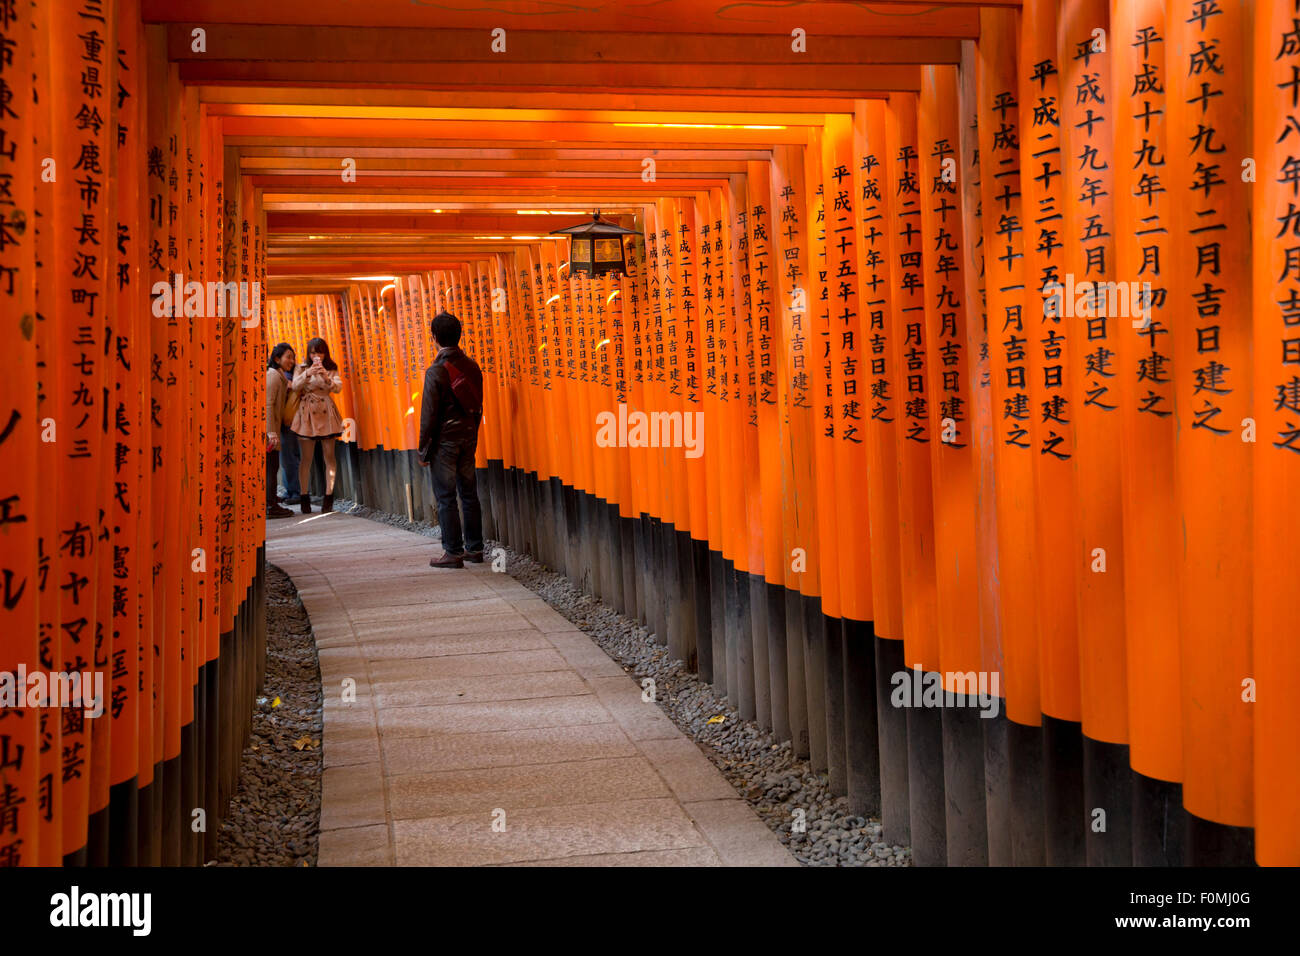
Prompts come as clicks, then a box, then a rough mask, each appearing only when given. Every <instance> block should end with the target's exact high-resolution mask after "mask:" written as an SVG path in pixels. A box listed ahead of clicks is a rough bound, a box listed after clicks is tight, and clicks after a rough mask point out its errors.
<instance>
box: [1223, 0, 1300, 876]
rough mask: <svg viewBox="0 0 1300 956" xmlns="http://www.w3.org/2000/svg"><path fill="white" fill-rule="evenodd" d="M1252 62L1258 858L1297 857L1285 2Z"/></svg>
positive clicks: (1295, 361)
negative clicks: (1291, 679)
mask: <svg viewBox="0 0 1300 956" xmlns="http://www.w3.org/2000/svg"><path fill="white" fill-rule="evenodd" d="M1254 65H1255V76H1254V87H1253V93H1254V105H1255V115H1254V124H1255V125H1254V130H1255V135H1254V140H1255V144H1254V149H1253V152H1252V154H1251V155H1252V156H1253V158H1254V160H1255V162H1256V163H1257V166H1256V170H1255V174H1256V184H1255V185H1254V186H1252V187H1251V189H1252V196H1253V200H1254V201H1253V205H1252V222H1253V224H1254V235H1253V240H1254V243H1253V250H1254V254H1255V259H1254V277H1253V278H1254V296H1255V297H1254V308H1255V314H1254V321H1255V340H1254V353H1253V355H1254V368H1255V381H1254V394H1255V418H1256V424H1257V427H1258V432H1257V434H1256V446H1255V448H1256V452H1255V472H1254V479H1255V485H1254V495H1255V513H1254V522H1255V526H1254V533H1255V541H1254V544H1255V578H1254V589H1255V590H1254V608H1253V610H1254V622H1253V623H1254V633H1253V635H1252V637H1253V651H1254V667H1253V675H1254V677H1255V683H1256V692H1257V694H1258V696H1257V701H1258V702H1257V703H1256V704H1255V705H1254V707H1255V753H1254V757H1255V805H1254V811H1255V859H1256V860H1257V861H1258V862H1259V863H1260V864H1261V865H1263V866H1295V865H1296V864H1297V863H1300V815H1298V814H1297V813H1296V796H1297V794H1300V749H1297V742H1298V740H1300V738H1297V736H1296V733H1295V730H1296V727H1297V726H1298V725H1300V721H1298V720H1297V703H1296V700H1295V697H1294V696H1293V695H1292V694H1291V693H1290V692H1289V690H1288V688H1287V684H1288V676H1289V675H1293V674H1295V673H1297V672H1298V671H1300V643H1298V642H1297V641H1296V640H1295V611H1294V607H1293V606H1292V605H1293V603H1294V598H1295V595H1296V594H1298V593H1300V565H1297V563H1296V561H1295V560H1294V558H1293V557H1292V550H1293V543H1294V542H1293V541H1292V540H1291V537H1292V535H1291V533H1290V529H1294V528H1296V527H1297V520H1296V519H1297V517H1298V516H1300V372H1298V371H1297V368H1296V366H1297V365H1300V307H1298V305H1300V295H1298V294H1297V288H1300V249H1298V248H1297V247H1298V246H1300V242H1298V241H1297V240H1300V213H1298V212H1297V207H1298V206H1300V185H1297V179H1296V169H1297V160H1296V156H1297V150H1296V146H1295V143H1296V139H1295V136H1296V134H1297V133H1298V132H1300V93H1298V92H1297V91H1298V90H1300V85H1298V84H1297V82H1296V80H1297V75H1298V74H1297V70H1300V47H1298V46H1297V35H1296V25H1295V19H1294V12H1293V11H1289V10H1288V9H1287V8H1286V6H1285V5H1284V4H1265V5H1261V6H1259V7H1257V8H1256V11H1255V30H1254ZM1230 171H1233V170H1230ZM1224 178H1225V179H1226V178H1228V177H1227V176H1226V175H1225V176H1224Z"/></svg>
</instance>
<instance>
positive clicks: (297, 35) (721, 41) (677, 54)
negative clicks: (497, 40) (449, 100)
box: [167, 23, 961, 70]
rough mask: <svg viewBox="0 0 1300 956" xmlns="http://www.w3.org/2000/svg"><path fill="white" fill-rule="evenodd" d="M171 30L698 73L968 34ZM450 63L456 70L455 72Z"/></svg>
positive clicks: (286, 45) (934, 44)
mask: <svg viewBox="0 0 1300 956" xmlns="http://www.w3.org/2000/svg"><path fill="white" fill-rule="evenodd" d="M198 25H201V24H191V23H185V24H180V23H176V24H172V25H171V26H169V27H168V28H167V54H168V56H169V57H171V59H173V60H180V61H182V62H184V61H191V60H208V59H220V60H271V61H276V62H285V61H294V62H305V63H420V64H427V65H433V64H471V63H487V62H492V63H513V64H541V63H568V64H625V65H630V64H638V63H656V64H674V65H677V66H679V67H682V68H688V69H695V68H696V67H700V66H708V65H720V64H726V65H729V66H731V67H733V68H734V67H739V66H754V67H762V68H768V67H771V66H775V65H785V66H791V65H799V66H808V65H817V64H820V65H825V64H843V65H860V64H869V63H877V64H879V63H916V64H926V63H959V62H961V40H960V39H958V38H955V37H932V36H915V35H912V36H880V37H861V36H821V37H817V38H815V40H814V41H813V42H811V43H808V44H807V45H806V48H805V49H803V50H800V51H796V50H794V49H793V46H794V44H793V43H791V38H790V36H789V34H788V33H787V34H683V33H645V32H640V33H592V32H585V31H583V32H578V31H573V32H569V31H564V32H557V31H552V30H515V31H513V32H512V33H511V34H510V37H509V42H508V43H507V44H506V49H505V50H504V51H500V52H493V49H492V37H491V34H490V33H488V31H486V30H484V29H482V28H481V27H480V28H476V29H459V30H457V29H452V30H446V29H443V30H433V29H420V28H417V27H355V26H352V27H337V26H318V25H303V26H274V25H268V24H257V25H255V26H254V25H249V24H230V23H211V24H205V25H202V26H203V29H204V30H205V31H206V32H207V36H206V38H205V43H204V48H203V50H202V51H196V50H195V49H194V43H193V39H192V30H193V28H194V27H195V26H198ZM457 68H458V67H457V66H450V67H448V69H452V70H454V69H457Z"/></svg>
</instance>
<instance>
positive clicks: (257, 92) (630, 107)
mask: <svg viewBox="0 0 1300 956" xmlns="http://www.w3.org/2000/svg"><path fill="white" fill-rule="evenodd" d="M848 99H851V98H846V96H845V95H843V94H841V95H837V96H828V97H817V96H804V95H796V94H783V93H780V92H774V93H770V94H755V93H747V94H744V95H721V94H719V95H715V94H713V93H711V92H709V91H688V92H670V93H663V92H641V93H617V92H613V91H609V90H605V91H602V92H601V95H600V101H599V105H600V107H601V108H602V109H606V110H626V111H635V110H644V111H670V112H671V111H678V110H699V111H714V112H755V111H757V112H776V111H783V110H785V111H790V112H794V113H847V112H851V111H852V106H851V105H846V103H847V102H848ZM199 100H200V102H202V103H205V104H210V105H220V104H231V103H236V104H237V103H288V104H334V105H339V106H423V107H432V108H438V107H447V106H451V107H461V108H466V109H556V110H565V109H570V110H576V109H586V108H589V107H591V106H592V98H591V94H590V93H587V92H575V91H573V90H568V91H565V92H558V93H539V92H536V91H534V90H531V89H522V90H507V91H493V90H412V89H391V88H390V89H372V88H368V89H343V88H337V87H336V88H330V89H326V88H321V87H315V86H283V85H277V86H255V85H252V84H244V85H240V86H221V85H216V86H206V85H201V86H199Z"/></svg>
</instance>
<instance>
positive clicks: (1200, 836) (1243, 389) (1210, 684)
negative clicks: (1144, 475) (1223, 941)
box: [1165, 0, 1272, 864]
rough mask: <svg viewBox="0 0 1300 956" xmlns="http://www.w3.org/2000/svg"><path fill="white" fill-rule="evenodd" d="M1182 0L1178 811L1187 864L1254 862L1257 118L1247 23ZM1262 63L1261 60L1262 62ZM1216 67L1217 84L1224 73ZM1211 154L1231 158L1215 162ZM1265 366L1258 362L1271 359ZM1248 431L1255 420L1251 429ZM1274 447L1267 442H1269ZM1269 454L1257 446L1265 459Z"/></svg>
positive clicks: (1175, 237)
mask: <svg viewBox="0 0 1300 956" xmlns="http://www.w3.org/2000/svg"><path fill="white" fill-rule="evenodd" d="M1212 6H1213V5H1205V4H1198V3H1194V2H1192V0H1177V2H1172V3H1170V4H1169V5H1168V6H1167V8H1166V9H1167V19H1168V23H1167V27H1166V29H1167V31H1168V33H1167V39H1166V44H1167V46H1166V49H1165V55H1166V57H1167V58H1168V67H1169V82H1168V84H1167V86H1166V90H1167V93H1166V104H1167V106H1168V110H1169V116H1168V124H1169V125H1168V132H1169V142H1170V143H1171V144H1181V145H1179V146H1178V148H1171V150H1170V153H1169V155H1168V159H1167V166H1166V169H1167V175H1168V182H1169V187H1168V188H1169V195H1170V197H1171V216H1170V223H1169V228H1170V232H1171V236H1170V244H1169V251H1170V256H1169V257H1170V260H1171V264H1172V266H1173V273H1172V274H1173V276H1174V277H1175V279H1177V278H1179V277H1181V280H1182V281H1174V282H1172V283H1171V289H1175V290H1177V291H1176V292H1175V293H1174V295H1173V297H1172V298H1173V305H1174V307H1175V308H1176V309H1178V310H1179V312H1178V314H1179V315H1181V316H1185V317H1186V320H1185V321H1183V322H1180V323H1179V324H1178V325H1177V326H1175V328H1174V333H1173V340H1174V369H1175V376H1174V381H1175V386H1174V406H1175V417H1176V419H1177V422H1178V431H1177V433H1176V435H1177V439H1176V440H1177V489H1176V490H1177V499H1178V504H1179V507H1180V508H1181V510H1182V514H1183V537H1182V542H1183V546H1182V547H1181V548H1180V549H1178V553H1179V555H1180V557H1181V561H1180V565H1181V567H1180V574H1179V580H1180V601H1179V609H1180V620H1179V628H1180V632H1181V640H1182V654H1181V666H1182V686H1183V694H1182V702H1183V759H1184V780H1183V806H1184V807H1186V809H1187V811H1188V813H1189V814H1190V815H1191V816H1190V818H1189V822H1190V827H1189V830H1188V844H1187V862H1189V863H1192V864H1198V863H1206V862H1214V863H1245V862H1247V861H1248V860H1249V859H1250V858H1251V842H1252V834H1251V833H1250V831H1249V830H1247V829H1245V828H1247V827H1249V826H1251V825H1252V823H1253V821H1254V815H1253V800H1254V797H1253V792H1252V773H1253V771H1252V748H1253V741H1252V720H1253V717H1254V710H1253V708H1254V707H1255V705H1254V704H1253V703H1252V702H1250V701H1249V699H1248V698H1249V695H1248V694H1247V693H1246V682H1247V679H1248V678H1250V677H1251V676H1252V673H1251V671H1252V659H1251V608H1252V605H1251V602H1250V601H1249V600H1248V599H1247V595H1249V594H1250V593H1251V588H1252V568H1251V558H1250V556H1251V553H1252V551H1251V548H1252V537H1253V534H1252V532H1253V518H1252V498H1253V495H1252V492H1253V485H1252V467H1253V463H1254V458H1255V451H1254V444H1255V443H1253V442H1249V441H1246V440H1244V439H1245V438H1247V437H1255V435H1254V434H1252V432H1253V431H1254V429H1252V428H1251V426H1250V425H1249V423H1245V419H1247V418H1248V417H1252V416H1253V415H1254V414H1256V413H1257V411H1258V409H1257V408H1256V407H1252V402H1251V393H1252V385H1253V376H1252V371H1251V367H1252V366H1251V349H1252V346H1253V344H1254V335H1253V332H1252V329H1251V316H1252V313H1251V306H1252V299H1251V287H1250V274H1251V268H1250V237H1251V232H1250V209H1251V206H1250V203H1251V198H1250V197H1251V192H1250V191H1251V190H1252V189H1255V188H1257V187H1256V186H1251V185H1248V184H1247V183H1246V182H1244V181H1243V178H1242V175H1241V172H1240V171H1239V165H1240V164H1239V163H1233V164H1229V163H1227V162H1225V157H1227V156H1235V155H1245V154H1246V153H1247V152H1248V151H1249V149H1250V148H1251V144H1250V142H1249V141H1248V139H1247V137H1248V133H1249V131H1250V111H1249V109H1248V108H1246V106H1245V105H1244V104H1247V103H1248V102H1249V101H1248V99H1247V85H1246V82H1245V78H1244V77H1245V71H1246V67H1247V65H1248V63H1249V59H1248V50H1249V48H1248V46H1247V43H1246V37H1247V36H1248V34H1249V31H1250V19H1249V17H1250V11H1249V10H1248V9H1246V8H1244V7H1243V6H1241V5H1236V4H1227V5H1223V6H1221V7H1214V8H1213V9H1211V7H1212ZM1261 65H1262V64H1261ZM1220 71H1221V72H1220ZM1220 150H1223V151H1224V152H1223V153H1222V154H1220ZM1266 358H1267V356H1266ZM1256 427H1257V423H1256ZM1270 440H1272V439H1270ZM1266 450H1270V449H1266V448H1261V449H1260V451H1266Z"/></svg>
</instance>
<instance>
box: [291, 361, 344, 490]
mask: <svg viewBox="0 0 1300 956" xmlns="http://www.w3.org/2000/svg"><path fill="white" fill-rule="evenodd" d="M289 388H290V389H292V390H293V391H295V392H297V393H298V394H299V395H300V396H301V397H302V398H301V401H300V402H299V405H298V412H297V414H296V415H294V416H293V423H292V424H291V425H290V426H289V427H290V428H291V429H292V430H293V433H294V434H295V435H297V436H298V443H299V445H300V446H301V448H302V464H301V465H299V470H298V480H299V482H300V483H301V484H300V487H301V489H302V494H301V496H300V497H299V499H298V503H299V505H300V507H301V510H302V513H303V514H305V515H309V514H311V495H310V494H308V492H307V488H308V487H309V486H310V483H311V466H312V462H313V460H314V459H315V457H316V444H317V442H319V443H320V445H321V453H322V454H323V455H324V456H325V503H324V504H322V505H321V509H320V510H321V511H322V512H325V511H333V510H334V475H335V472H336V471H337V466H336V464H335V461H334V440H335V439H337V438H338V437H339V436H340V435H342V434H343V416H341V415H340V414H339V410H338V408H337V407H336V406H335V404H334V399H333V398H331V397H330V396H331V395H332V394H333V393H335V392H341V391H343V378H342V377H341V376H340V375H339V367H338V364H337V363H336V362H335V361H334V360H333V359H332V358H330V349H329V346H328V345H326V344H325V340H324V339H321V338H315V339H312V340H311V341H310V342H308V343H307V361H306V362H305V363H303V364H302V365H299V366H298V368H297V369H296V370H295V371H294V374H293V384H292V385H290V386H289Z"/></svg>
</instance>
